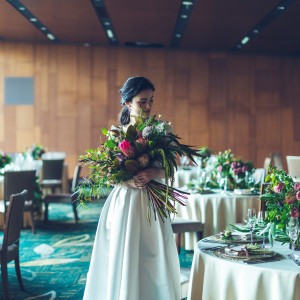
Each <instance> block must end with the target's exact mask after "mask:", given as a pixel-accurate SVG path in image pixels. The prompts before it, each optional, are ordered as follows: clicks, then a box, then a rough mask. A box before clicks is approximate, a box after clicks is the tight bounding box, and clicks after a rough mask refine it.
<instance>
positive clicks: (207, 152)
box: [199, 147, 212, 168]
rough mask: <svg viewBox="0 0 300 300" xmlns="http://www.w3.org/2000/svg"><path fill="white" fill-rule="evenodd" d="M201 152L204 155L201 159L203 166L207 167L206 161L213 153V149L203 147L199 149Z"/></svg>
mask: <svg viewBox="0 0 300 300" xmlns="http://www.w3.org/2000/svg"><path fill="white" fill-rule="evenodd" d="M199 154H201V155H202V156H203V157H202V159H201V168H206V163H207V161H208V160H209V158H210V156H211V154H212V150H211V149H209V148H208V147H201V148H200V149H199Z"/></svg>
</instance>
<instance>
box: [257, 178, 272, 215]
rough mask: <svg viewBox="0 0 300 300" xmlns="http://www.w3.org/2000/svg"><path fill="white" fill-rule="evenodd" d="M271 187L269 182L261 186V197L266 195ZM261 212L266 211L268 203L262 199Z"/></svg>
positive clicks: (260, 203) (260, 201)
mask: <svg viewBox="0 0 300 300" xmlns="http://www.w3.org/2000/svg"><path fill="white" fill-rule="evenodd" d="M269 185H270V183H269V182H264V183H262V184H261V185H260V196H261V195H263V194H265V193H266V188H267V187H268V186H269ZM259 210H266V203H265V201H264V200H262V199H261V198H260V199H259Z"/></svg>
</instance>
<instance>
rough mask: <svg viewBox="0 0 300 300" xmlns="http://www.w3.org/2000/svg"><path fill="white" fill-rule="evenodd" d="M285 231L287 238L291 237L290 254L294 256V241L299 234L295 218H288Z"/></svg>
mask: <svg viewBox="0 0 300 300" xmlns="http://www.w3.org/2000/svg"><path fill="white" fill-rule="evenodd" d="M287 231H288V235H289V238H290V239H291V241H292V243H293V245H292V256H294V252H295V243H296V240H297V238H298V234H299V228H298V220H297V219H295V218H290V220H289V222H288V224H287Z"/></svg>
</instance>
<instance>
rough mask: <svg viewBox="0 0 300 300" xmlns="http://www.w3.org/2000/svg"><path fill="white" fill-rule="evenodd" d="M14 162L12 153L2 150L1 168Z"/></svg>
mask: <svg viewBox="0 0 300 300" xmlns="http://www.w3.org/2000/svg"><path fill="white" fill-rule="evenodd" d="M11 162H12V158H11V157H10V155H8V154H6V153H5V152H3V151H2V150H0V169H2V168H4V167H5V166H6V165H8V164H10V163H11Z"/></svg>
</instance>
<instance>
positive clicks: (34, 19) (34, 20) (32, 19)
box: [29, 18, 37, 22]
mask: <svg viewBox="0 0 300 300" xmlns="http://www.w3.org/2000/svg"><path fill="white" fill-rule="evenodd" d="M29 20H30V21H31V22H36V21H37V19H36V18H30V19H29Z"/></svg>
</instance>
